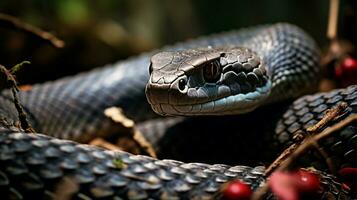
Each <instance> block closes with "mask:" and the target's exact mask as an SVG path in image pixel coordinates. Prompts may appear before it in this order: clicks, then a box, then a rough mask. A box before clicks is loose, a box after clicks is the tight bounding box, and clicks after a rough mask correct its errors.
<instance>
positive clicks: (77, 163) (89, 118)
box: [0, 24, 357, 199]
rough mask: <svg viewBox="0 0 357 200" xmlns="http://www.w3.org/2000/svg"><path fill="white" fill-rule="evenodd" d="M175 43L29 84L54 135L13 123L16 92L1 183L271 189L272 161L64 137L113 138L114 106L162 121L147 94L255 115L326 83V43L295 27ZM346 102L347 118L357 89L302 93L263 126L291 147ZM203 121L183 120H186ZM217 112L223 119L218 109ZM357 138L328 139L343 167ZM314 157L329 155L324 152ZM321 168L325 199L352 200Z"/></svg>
mask: <svg viewBox="0 0 357 200" xmlns="http://www.w3.org/2000/svg"><path fill="white" fill-rule="evenodd" d="M203 47H205V48H203ZM164 50H165V51H164V52H161V53H158V54H155V55H154V56H153V57H152V58H151V64H150V57H151V56H152V55H153V54H154V53H155V52H151V53H148V54H143V55H141V56H138V57H135V58H131V59H128V60H126V61H122V62H119V63H117V64H115V65H113V66H107V67H104V68H102V69H96V70H93V71H91V72H87V73H82V74H79V75H76V76H73V77H68V78H64V79H60V80H57V81H54V82H50V83H45V84H39V85H35V86H34V87H33V88H32V90H30V91H22V92H20V94H19V95H20V101H21V102H22V103H23V105H24V107H25V109H26V112H27V113H28V114H29V118H30V121H31V123H32V124H33V125H34V127H35V129H36V130H37V131H40V132H42V133H46V134H50V135H51V136H45V135H41V134H24V133H21V130H18V129H16V128H14V126H11V124H13V123H15V121H16V119H17V113H16V110H15V108H14V105H13V103H12V98H11V95H10V94H9V92H8V91H4V92H3V93H2V95H1V97H0V101H1V107H0V115H1V117H2V119H5V120H6V121H7V123H6V124H3V125H2V126H1V129H0V131H1V133H2V134H0V192H1V193H2V194H4V195H5V196H7V197H11V198H34V197H40V198H43V197H53V193H54V192H55V191H57V192H58V191H61V189H58V188H59V187H60V186H61V184H64V182H65V180H66V178H67V179H70V180H72V181H73V182H74V183H76V187H74V192H73V193H72V194H71V195H72V196H71V197H72V198H114V197H121V198H124V199H126V198H129V199H148V198H153V199H160V198H161V199H176V198H183V199H185V198H186V199H188V198H218V197H219V196H220V193H219V191H220V190H219V189H220V186H221V185H222V184H224V183H225V182H227V181H228V180H232V179H241V180H242V181H244V182H246V183H247V184H249V185H250V186H251V187H252V189H256V188H257V187H259V186H261V185H262V184H263V183H264V182H265V181H266V180H265V177H264V167H262V166H258V167H247V166H228V165H223V164H215V165H209V164H202V163H183V162H179V161H175V160H156V159H153V158H150V157H146V156H139V155H131V154H129V153H126V152H113V151H106V150H103V149H99V148H96V147H93V146H88V145H83V144H78V143H75V142H73V141H68V140H61V139H56V138H62V139H71V140H75V141H77V142H87V141H89V140H90V139H92V138H94V137H97V136H100V137H110V135H111V134H112V133H114V132H115V131H117V130H116V128H115V126H114V124H113V123H112V122H111V121H110V120H109V119H107V118H106V117H105V116H104V114H103V111H104V109H105V108H107V107H110V106H119V107H121V108H122V109H123V110H124V113H125V114H126V115H127V116H128V117H129V118H132V119H134V120H135V121H137V122H141V121H144V120H147V119H151V118H153V117H154V116H155V114H154V113H153V112H152V111H151V108H150V105H149V104H148V103H147V101H146V96H147V98H148V100H149V102H150V104H151V106H152V108H153V109H154V110H155V111H156V112H157V113H160V114H169V115H227V114H229V115H233V114H238V113H247V112H250V114H252V115H254V113H255V112H256V113H260V114H261V113H262V112H259V111H253V110H254V109H256V108H257V107H258V106H260V105H263V104H268V103H274V102H279V101H281V100H286V99H289V98H294V97H297V96H300V95H302V94H305V93H308V92H311V91H313V90H314V89H316V85H317V82H318V77H317V76H318V73H319V68H318V64H317V62H318V59H319V57H318V50H317V47H316V46H315V44H314V42H313V40H312V39H310V38H309V37H308V36H307V35H306V34H305V33H304V32H303V31H301V30H300V29H299V28H297V27H295V26H292V25H289V24H276V25H269V26H261V27H254V28H249V29H243V30H240V31H235V32H228V33H224V34H221V35H214V36H210V37H205V38H200V39H197V40H193V41H188V42H186V43H180V44H177V45H175V46H171V47H166V48H164ZM149 65H150V70H149V69H148V68H149ZM149 71H150V74H151V76H150V78H149ZM148 81H149V83H148V84H147V87H146V95H145V85H146V83H147V82H148ZM340 101H344V102H347V104H348V109H346V112H345V114H344V115H343V116H342V117H346V116H348V115H350V114H351V113H356V110H357V86H350V87H348V88H346V89H339V90H334V91H332V92H329V93H319V94H314V95H309V96H304V97H301V98H299V99H298V100H296V101H294V102H293V103H292V104H291V105H290V106H288V107H287V108H286V109H285V108H284V111H283V112H282V113H276V115H278V117H277V120H276V121H274V120H271V122H268V123H269V124H271V125H272V128H270V129H267V130H264V132H263V131H262V130H261V134H262V137H266V138H269V140H270V141H271V143H272V144H274V145H273V146H275V147H277V148H280V149H281V148H283V146H284V145H287V144H289V143H291V138H292V137H293V135H294V133H295V132H296V131H297V130H299V129H304V128H306V127H309V126H311V125H313V124H314V123H316V122H317V121H318V120H320V119H321V118H322V116H323V112H324V111H325V110H327V109H328V108H331V107H333V106H334V105H336V104H337V103H338V102H340ZM265 115H268V113H266V114H265ZM253 118H256V119H258V118H259V117H253ZM260 118H261V117H260ZM267 118H269V117H267ZM199 119H200V118H188V119H183V120H184V122H183V123H187V122H188V123H190V120H191V122H192V121H193V122H195V120H199ZM207 119H208V120H211V122H213V123H215V122H214V121H213V120H212V119H215V118H210V117H208V118H207ZM227 119H229V117H227ZM158 120H159V121H160V120H161V119H158ZM265 121H266V120H265ZM145 123H146V122H144V123H143V124H144V125H142V126H141V127H142V130H143V133H144V134H146V131H147V132H148V133H147V137H148V139H149V140H152V141H154V145H156V144H158V142H157V141H158V140H159V139H158V138H151V137H154V136H155V135H154V134H150V133H149V132H150V131H151V132H155V131H156V130H157V129H155V128H157V126H156V127H155V124H145ZM239 123H241V122H237V124H239ZM9 124H10V125H9ZM241 124H242V125H244V123H241ZM248 125H250V124H248ZM200 126H202V124H200ZM246 126H247V125H246ZM236 128H237V129H240V128H242V129H244V127H236ZM192 129H193V130H199V128H197V127H196V128H195V127H192ZM218 130H219V129H218ZM248 130H249V129H248ZM193 132H194V131H193ZM183 134H184V133H183ZM217 134H219V133H217ZM240 134H244V133H240ZM246 134H249V133H246ZM54 137H56V138H54ZM163 137H166V136H163ZM217 137H220V136H219V135H217ZM356 139H357V136H356V126H349V127H347V128H346V129H344V130H343V131H341V132H340V133H339V134H337V135H335V136H333V137H331V138H328V139H327V140H324V141H322V143H321V146H322V147H323V148H324V149H326V152H328V153H329V155H330V156H331V159H333V160H334V161H335V162H336V163H337V165H338V166H337V167H339V168H340V167H343V166H356V162H357V160H356V154H357V145H356ZM252 151H253V150H252ZM309 158H310V159H309V162H310V161H311V159H313V162H315V163H318V164H319V161H318V158H316V154H314V153H311V154H309ZM118 162H119V163H120V164H118ZM310 164H311V162H310ZM322 169H323V168H322ZM318 173H319V175H320V177H321V182H322V185H323V192H322V198H327V196H329V197H334V198H336V199H339V198H349V196H347V193H346V191H344V190H342V188H341V185H340V184H339V183H337V182H336V181H335V179H334V177H333V176H331V175H328V174H326V173H323V172H318ZM61 193H62V192H61ZM57 194H58V193H57ZM267 198H273V196H271V195H270V196H268V197H267Z"/></svg>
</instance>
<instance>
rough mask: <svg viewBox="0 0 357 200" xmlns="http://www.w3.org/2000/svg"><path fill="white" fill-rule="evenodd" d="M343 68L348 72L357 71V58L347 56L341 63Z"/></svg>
mask: <svg viewBox="0 0 357 200" xmlns="http://www.w3.org/2000/svg"><path fill="white" fill-rule="evenodd" d="M341 68H342V70H343V71H346V72H353V71H357V60H356V59H354V58H351V57H347V58H345V59H344V60H343V61H342V63H341Z"/></svg>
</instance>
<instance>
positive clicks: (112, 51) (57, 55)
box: [0, 0, 356, 84]
mask: <svg viewBox="0 0 357 200" xmlns="http://www.w3.org/2000/svg"><path fill="white" fill-rule="evenodd" d="M353 4H356V3H355V2H354V1H353V0H351V1H341V13H343V14H342V15H343V16H344V17H345V16H346V14H345V13H347V15H348V12H349V11H348V9H350V10H353V9H351V6H352V8H353V6H355V5H353ZM328 9H329V1H328V0H314V1H310V0H289V1H288V0H260V1H252V0H221V1H215V0H196V1H193V0H192V1H190V0H0V12H2V13H6V14H10V15H12V16H16V17H18V18H19V19H21V20H23V21H25V22H28V23H30V24H32V25H35V26H38V27H41V28H42V29H44V30H48V31H50V32H52V33H54V34H55V35H56V36H58V37H59V38H61V39H63V40H64V41H65V43H66V46H65V47H64V48H62V49H57V48H55V47H53V46H51V44H50V43H48V42H46V41H43V40H41V39H39V38H38V37H36V36H33V35H31V34H29V33H25V32H21V31H19V30H16V29H12V28H9V27H5V26H1V25H0V44H1V49H0V64H2V65H5V66H8V67H10V66H12V65H14V64H16V63H18V62H21V61H22V60H29V61H31V62H32V65H31V66H28V67H26V69H24V70H23V71H22V72H20V73H19V74H18V79H19V81H20V82H21V83H22V84H29V83H34V82H43V81H46V80H51V79H56V78H58V77H62V76H64V75H70V74H75V73H78V72H79V71H84V70H88V69H91V68H93V67H98V66H101V65H105V64H107V63H112V62H115V61H117V60H120V59H125V58H127V57H129V56H132V55H136V54H138V53H140V52H143V51H148V50H151V49H154V48H159V47H161V46H163V45H166V44H172V43H174V42H176V41H182V40H187V39H189V38H194V37H197V36H200V35H205V34H210V33H216V32H222V31H227V30H232V29H238V28H241V27H246V26H254V25H258V24H265V23H274V22H290V23H293V24H296V25H298V26H300V27H302V28H303V29H305V30H306V31H307V32H308V33H310V34H311V35H312V36H313V37H314V38H315V39H316V40H317V41H318V43H319V45H320V46H324V45H326V44H327V39H326V36H325V35H326V28H327V20H328ZM342 10H343V11H342ZM346 10H347V11H346ZM352 14H353V13H352ZM342 19H344V18H342ZM340 20H341V18H340ZM349 25H351V26H355V25H356V24H349ZM344 26H346V25H345V24H344V23H342V24H341V26H340V29H344ZM346 35H347V37H348V35H350V37H355V36H353V33H350V32H349V33H347V34H346Z"/></svg>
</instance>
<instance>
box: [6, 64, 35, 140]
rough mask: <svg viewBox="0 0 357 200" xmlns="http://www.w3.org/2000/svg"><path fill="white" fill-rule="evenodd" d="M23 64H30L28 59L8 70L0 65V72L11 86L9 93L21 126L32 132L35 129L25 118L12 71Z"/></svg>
mask: <svg viewBox="0 0 357 200" xmlns="http://www.w3.org/2000/svg"><path fill="white" fill-rule="evenodd" d="M24 64H30V62H29V61H24V62H21V63H20V64H17V65H15V66H14V67H12V68H11V69H10V70H8V69H6V67H4V66H2V65H0V71H1V73H3V74H5V76H6V80H7V82H8V83H9V85H10V87H11V93H12V96H13V100H14V105H15V108H16V111H17V113H18V115H19V121H20V126H21V128H22V129H24V131H25V132H26V133H34V132H35V131H34V129H33V128H32V126H31V124H30V123H29V121H28V119H27V115H26V112H25V110H24V108H23V107H22V105H21V103H20V101H19V97H18V94H17V92H18V91H19V88H18V86H17V82H16V80H15V77H14V75H13V73H14V72H16V71H18V70H19V69H20V68H21V67H22V66H23V65H24Z"/></svg>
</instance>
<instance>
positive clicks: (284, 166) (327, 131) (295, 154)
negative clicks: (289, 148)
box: [252, 114, 357, 200]
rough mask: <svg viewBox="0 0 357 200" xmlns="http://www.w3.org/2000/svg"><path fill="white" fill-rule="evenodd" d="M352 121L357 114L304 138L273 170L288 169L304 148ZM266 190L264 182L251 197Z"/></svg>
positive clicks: (266, 185)
mask: <svg viewBox="0 0 357 200" xmlns="http://www.w3.org/2000/svg"><path fill="white" fill-rule="evenodd" d="M354 121H357V114H353V115H350V116H349V117H348V118H346V119H344V120H342V121H340V122H338V123H336V124H335V125H333V126H331V127H330V128H328V129H325V130H324V131H322V132H321V133H319V134H317V135H315V136H313V137H310V138H307V139H305V140H304V142H302V143H301V145H300V146H299V147H297V148H296V150H295V151H294V152H292V153H291V154H290V156H288V157H286V159H285V160H283V161H281V163H280V165H279V167H278V168H276V169H275V170H274V171H284V170H286V169H288V168H289V166H290V165H291V164H292V163H293V162H294V161H295V160H297V159H298V158H299V157H300V156H301V155H302V154H303V153H304V152H306V150H308V149H310V148H311V147H313V146H314V144H316V143H317V141H320V140H321V139H323V138H325V137H328V136H330V135H331V134H333V133H335V132H336V131H338V130H340V129H342V128H344V127H346V126H347V125H349V124H350V123H352V122H354ZM270 173H271V172H270ZM268 190H269V185H268V184H267V183H266V184H265V185H264V186H262V187H260V188H259V189H257V191H256V192H254V194H253V197H252V199H253V200H260V199H262V198H263V197H264V195H265V194H266V193H267V192H268Z"/></svg>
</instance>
